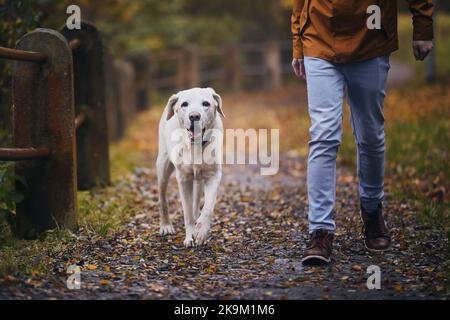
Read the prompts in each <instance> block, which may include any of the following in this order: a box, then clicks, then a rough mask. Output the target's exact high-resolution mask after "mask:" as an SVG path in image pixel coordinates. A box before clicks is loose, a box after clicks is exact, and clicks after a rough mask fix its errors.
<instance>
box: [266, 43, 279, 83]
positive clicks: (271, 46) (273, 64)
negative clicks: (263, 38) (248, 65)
mask: <svg viewBox="0 0 450 320" xmlns="http://www.w3.org/2000/svg"><path fill="white" fill-rule="evenodd" d="M264 64H265V68H266V70H267V76H266V78H265V81H264V82H265V87H266V88H268V89H277V88H279V87H280V86H281V75H282V72H283V67H282V65H281V49H280V45H279V44H278V43H277V42H275V41H270V42H268V43H267V44H266V46H265V50H264Z"/></svg>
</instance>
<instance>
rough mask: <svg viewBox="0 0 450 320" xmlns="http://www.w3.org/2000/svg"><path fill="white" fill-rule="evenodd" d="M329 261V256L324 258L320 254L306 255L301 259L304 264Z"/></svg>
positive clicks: (318, 263) (317, 263) (320, 263)
mask: <svg viewBox="0 0 450 320" xmlns="http://www.w3.org/2000/svg"><path fill="white" fill-rule="evenodd" d="M330 262H331V259H330V258H325V257H322V256H307V257H304V258H303V259H302V264H304V265H325V264H329V263H330Z"/></svg>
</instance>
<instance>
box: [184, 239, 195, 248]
mask: <svg viewBox="0 0 450 320" xmlns="http://www.w3.org/2000/svg"><path fill="white" fill-rule="evenodd" d="M183 243H184V246H185V247H186V248H192V247H193V246H194V238H192V236H186V239H184V242H183Z"/></svg>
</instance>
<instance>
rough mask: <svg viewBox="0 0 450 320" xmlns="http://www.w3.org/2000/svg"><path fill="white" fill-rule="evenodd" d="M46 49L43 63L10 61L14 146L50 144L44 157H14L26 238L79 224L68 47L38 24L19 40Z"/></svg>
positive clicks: (21, 232) (34, 48)
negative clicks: (37, 27)
mask: <svg viewBox="0 0 450 320" xmlns="http://www.w3.org/2000/svg"><path fill="white" fill-rule="evenodd" d="M17 48H18V49H20V50H24V51H34V52H40V53H43V54H45V56H46V59H45V61H44V62H43V63H41V64H36V63H33V62H25V61H16V62H15V63H14V66H13V102H14V143H15V146H16V147H18V148H28V147H42V146H45V148H48V152H49V154H48V157H47V159H45V160H32V161H19V162H16V166H15V171H16V174H17V175H18V176H20V177H23V178H24V180H25V181H26V186H25V185H22V184H21V183H17V185H16V188H17V189H18V191H19V192H20V193H22V194H23V195H24V200H23V201H22V202H20V203H18V204H17V207H16V217H17V226H16V227H17V233H18V235H19V236H20V237H25V238H30V237H34V236H35V235H36V234H37V233H40V232H43V231H45V230H48V229H53V228H55V227H66V228H70V229H74V228H75V227H76V225H77V214H76V212H77V204H76V190H77V182H76V162H75V159H76V151H75V150H76V148H75V125H74V115H75V114H74V105H73V73H72V53H71V50H70V48H69V46H68V45H67V42H66V40H65V39H64V37H63V36H62V35H61V34H59V33H58V32H56V31H53V30H48V29H37V30H35V31H33V32H31V33H29V34H27V35H25V36H24V37H23V38H22V39H20V41H19V42H18V44H17Z"/></svg>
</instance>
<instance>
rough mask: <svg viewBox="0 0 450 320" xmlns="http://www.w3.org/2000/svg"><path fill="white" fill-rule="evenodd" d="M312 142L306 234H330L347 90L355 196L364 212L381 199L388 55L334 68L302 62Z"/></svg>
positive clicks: (318, 62) (316, 61)
mask: <svg viewBox="0 0 450 320" xmlns="http://www.w3.org/2000/svg"><path fill="white" fill-rule="evenodd" d="M304 61H305V70H306V78H307V89H308V101H309V106H308V109H309V115H310V118H311V129H310V135H311V141H310V143H309V159H308V201H309V224H310V232H313V231H315V230H318V229H325V230H328V231H331V232H334V231H335V229H336V225H335V223H334V220H333V213H334V206H335V198H336V157H337V152H338V149H339V146H340V144H341V141H342V117H343V100H344V94H345V91H346V92H347V95H348V102H349V105H350V112H351V122H352V127H353V134H354V136H355V140H356V144H357V150H358V152H357V160H358V177H359V197H360V200H361V205H362V206H363V207H364V208H365V209H366V210H367V211H369V212H370V211H373V210H375V209H376V208H377V207H378V205H379V204H380V203H381V201H382V200H383V197H384V191H383V189H384V162H385V153H386V148H385V135H384V116H383V103H384V98H385V95H386V80H387V75H388V71H389V68H390V65H389V56H383V57H379V58H375V59H371V60H368V61H363V62H355V63H349V64H334V63H332V62H329V61H326V60H322V59H319V58H312V57H305V60H304Z"/></svg>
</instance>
